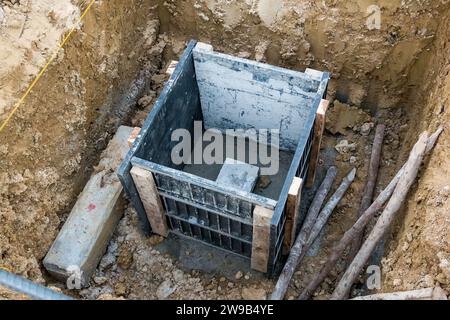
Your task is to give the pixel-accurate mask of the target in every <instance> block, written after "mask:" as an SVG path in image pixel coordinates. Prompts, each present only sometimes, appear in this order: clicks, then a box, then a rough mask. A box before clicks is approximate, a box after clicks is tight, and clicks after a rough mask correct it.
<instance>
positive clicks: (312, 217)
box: [271, 167, 337, 300]
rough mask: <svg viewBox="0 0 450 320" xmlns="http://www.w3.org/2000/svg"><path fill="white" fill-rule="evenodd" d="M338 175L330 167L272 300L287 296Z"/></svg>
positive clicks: (334, 168) (292, 249)
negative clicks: (318, 216) (301, 256)
mask: <svg viewBox="0 0 450 320" xmlns="http://www.w3.org/2000/svg"><path fill="white" fill-rule="evenodd" d="M336 174H337V170H336V167H330V168H329V169H328V171H327V175H326V176H325V179H324V180H323V182H322V184H321V185H320V187H319V190H318V191H317V193H316V195H315V196H314V199H313V202H312V204H311V206H310V207H309V210H308V213H307V214H306V218H305V221H304V223H303V226H302V228H301V230H300V233H299V235H298V236H297V238H296V240H295V242H294V245H293V246H292V248H291V252H290V254H289V258H288V260H287V262H286V264H285V265H284V268H283V271H282V272H281V274H280V277H279V279H278V282H277V284H276V286H275V289H274V291H273V293H272V296H271V299H272V300H282V299H283V298H284V295H285V294H286V291H287V288H288V286H289V282H290V281H291V278H292V275H293V274H294V271H295V268H296V267H297V265H298V260H299V258H300V254H301V252H302V248H303V246H304V244H305V242H306V241H307V240H308V237H309V234H310V233H311V229H312V228H313V226H314V223H315V221H316V218H317V215H318V214H319V212H320V208H321V207H322V204H323V201H324V200H325V198H326V197H327V195H328V193H329V192H330V189H331V186H332V185H333V182H334V179H336Z"/></svg>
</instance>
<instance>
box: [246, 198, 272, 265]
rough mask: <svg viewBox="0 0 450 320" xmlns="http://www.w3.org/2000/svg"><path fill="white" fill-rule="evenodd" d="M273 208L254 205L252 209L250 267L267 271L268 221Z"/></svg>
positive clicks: (268, 248)
mask: <svg viewBox="0 0 450 320" xmlns="http://www.w3.org/2000/svg"><path fill="white" fill-rule="evenodd" d="M272 216H273V210H270V209H266V208H263V207H261V206H256V207H255V209H254V210H253V242H252V257H251V267H252V269H253V270H256V271H260V272H264V273H266V272H267V265H268V263H269V250H270V223H271V221H272Z"/></svg>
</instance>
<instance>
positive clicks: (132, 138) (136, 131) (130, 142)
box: [128, 127, 141, 148]
mask: <svg viewBox="0 0 450 320" xmlns="http://www.w3.org/2000/svg"><path fill="white" fill-rule="evenodd" d="M140 132H141V128H139V127H135V128H134V129H133V131H132V132H131V135H130V137H129V138H128V147H130V148H131V147H132V146H133V144H134V141H136V138H137V136H138V135H139V133H140Z"/></svg>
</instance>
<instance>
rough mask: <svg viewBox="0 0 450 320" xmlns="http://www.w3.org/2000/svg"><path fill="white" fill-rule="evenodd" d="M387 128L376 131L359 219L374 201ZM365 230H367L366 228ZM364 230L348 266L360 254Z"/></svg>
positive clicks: (350, 252)
mask: <svg viewBox="0 0 450 320" xmlns="http://www.w3.org/2000/svg"><path fill="white" fill-rule="evenodd" d="M385 128H386V126H385V125H384V124H379V125H378V126H377V128H376V131H375V138H374V140H373V146H372V155H371V157H370V164H369V172H368V175H367V183H366V186H365V187H364V191H363V196H362V198H361V206H360V208H359V212H358V217H360V216H362V215H363V214H364V212H365V211H366V210H367V209H368V208H369V207H370V204H371V203H372V199H373V193H374V191H375V186H376V183H377V178H378V168H379V167H380V158H381V147H382V145H383V138H384V130H385ZM364 229H365V228H364ZM363 237H364V230H363V231H362V232H360V233H359V234H358V235H356V237H355V239H354V240H353V243H352V246H351V248H350V251H349V254H348V258H347V261H348V263H347V265H348V264H350V262H352V261H353V258H354V257H355V256H356V254H357V253H358V251H359V249H360V248H361V244H362V242H363Z"/></svg>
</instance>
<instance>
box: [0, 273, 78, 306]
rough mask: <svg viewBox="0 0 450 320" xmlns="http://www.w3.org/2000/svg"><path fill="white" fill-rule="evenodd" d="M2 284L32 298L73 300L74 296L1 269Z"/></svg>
mask: <svg viewBox="0 0 450 320" xmlns="http://www.w3.org/2000/svg"><path fill="white" fill-rule="evenodd" d="M0 285H2V286H4V287H6V288H8V289H10V290H12V291H15V292H20V293H22V294H24V295H26V296H28V297H30V298H32V299H37V300H73V298H71V297H69V296H66V295H65V294H61V293H58V292H56V291H54V290H51V289H49V288H46V287H44V286H41V285H39V284H36V283H34V282H32V281H30V280H28V279H25V278H23V277H20V276H17V275H15V274H12V273H10V272H8V271H5V270H1V269H0Z"/></svg>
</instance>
